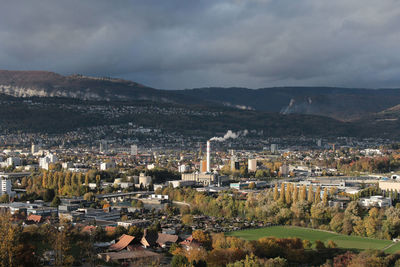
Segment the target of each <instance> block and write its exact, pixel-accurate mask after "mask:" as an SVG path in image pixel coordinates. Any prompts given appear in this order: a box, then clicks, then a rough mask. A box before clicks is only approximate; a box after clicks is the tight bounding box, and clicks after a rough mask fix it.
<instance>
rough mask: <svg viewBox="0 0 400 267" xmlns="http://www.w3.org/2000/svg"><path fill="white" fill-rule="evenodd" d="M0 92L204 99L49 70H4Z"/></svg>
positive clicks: (93, 97) (91, 97)
mask: <svg viewBox="0 0 400 267" xmlns="http://www.w3.org/2000/svg"><path fill="white" fill-rule="evenodd" d="M0 93H3V94H7V95H11V96H16V97H32V96H40V97H54V96H57V97H70V98H78V99H85V100H152V101H160V102H188V103H197V102H201V101H198V100H196V99H192V98H191V97H190V96H182V95H180V94H179V95H178V94H175V93H174V92H168V91H165V90H157V89H154V88H150V87H147V86H144V85H141V84H138V83H135V82H132V81H126V80H122V79H112V78H95V77H87V76H82V75H72V76H62V75H60V74H57V73H54V72H47V71H8V70H0Z"/></svg>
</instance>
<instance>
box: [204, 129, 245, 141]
mask: <svg viewBox="0 0 400 267" xmlns="http://www.w3.org/2000/svg"><path fill="white" fill-rule="evenodd" d="M248 133H249V131H247V130H244V131H239V132H236V133H234V132H232V131H231V130H228V131H227V132H226V134H225V135H224V137H213V138H211V139H210V141H217V142H222V141H225V140H227V139H229V138H232V139H236V138H238V137H239V136H246V135H247V134H248Z"/></svg>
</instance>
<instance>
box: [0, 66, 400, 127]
mask: <svg viewBox="0 0 400 267" xmlns="http://www.w3.org/2000/svg"><path fill="white" fill-rule="evenodd" d="M0 93H3V94H6V95H11V96H15V97H33V96H39V97H70V98H77V99H83V100H97V101H103V100H106V101H131V100H135V101H136V100H145V101H154V102H163V103H171V104H173V103H180V104H190V105H205V106H209V105H220V106H226V107H233V108H237V109H242V110H255V111H263V112H274V113H281V114H306V115H319V116H326V117H330V118H334V119H337V120H340V121H357V120H360V119H362V118H364V117H368V116H371V115H373V114H376V113H379V112H382V111H384V110H387V109H389V108H391V107H394V106H396V105H399V104H400V90H399V89H393V88H392V89H363V88H343V87H328V86H323V87H306V86H299V87H296V86H288V87H269V88H259V89H248V88H244V87H227V88H223V87H207V88H194V89H184V90H160V89H156V88H152V87H148V86H146V85H143V84H140V83H136V82H133V81H129V80H124V79H119V78H110V77H91V76H84V75H80V74H74V75H69V76H63V75H61V74H57V73H55V72H48V71H10V70H0Z"/></svg>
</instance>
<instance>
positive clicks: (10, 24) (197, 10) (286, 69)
mask: <svg viewBox="0 0 400 267" xmlns="http://www.w3.org/2000/svg"><path fill="white" fill-rule="evenodd" d="M399 25H400V3H399V2H398V1H396V0H381V1H376V0H357V1H355V0H337V1H321V0H302V1H289V0H270V1H268V0H265V1H262V0H258V1H257V0H246V1H244V0H243V1H239V0H237V1H218V0H210V1H198V0H197V1H194V0H193V1H178V0H168V1H162V0H159V1H154V0H146V1H109V0H93V1H89V0H86V1H72V0H68V1H54V0H47V1H45V0H40V1H31V0H24V1H19V0H15V1H2V5H1V8H0V68H2V69H43V70H52V71H56V72H60V73H63V74H71V73H83V74H88V75H101V76H118V77H123V78H127V79H132V80H135V81H138V82H142V83H145V84H147V85H151V86H154V87H158V88H185V87H201V86H214V85H215V86H247V87H253V88H255V87H266V86H277V85H327V86H352V87H400V75H399V73H400V46H399V45H398V44H399V43H400V30H399Z"/></svg>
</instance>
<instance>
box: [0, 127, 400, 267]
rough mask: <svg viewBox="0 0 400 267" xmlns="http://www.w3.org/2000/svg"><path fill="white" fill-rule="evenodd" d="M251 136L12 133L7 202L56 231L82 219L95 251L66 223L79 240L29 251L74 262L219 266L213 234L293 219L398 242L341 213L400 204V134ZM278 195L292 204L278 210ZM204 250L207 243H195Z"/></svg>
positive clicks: (80, 229)
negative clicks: (188, 139) (90, 138)
mask: <svg viewBox="0 0 400 267" xmlns="http://www.w3.org/2000/svg"><path fill="white" fill-rule="evenodd" d="M247 134H248V131H243V132H238V133H235V132H232V131H228V132H227V133H226V134H225V136H223V137H214V138H211V139H210V140H209V141H206V142H203V143H204V144H200V145H199V146H198V149H193V150H190V149H181V148H179V149H171V148H169V147H168V146H167V148H165V149H160V148H158V149H154V148H152V147H146V146H142V145H141V144H139V143H136V144H131V145H130V147H128V148H121V146H118V145H117V144H116V143H115V142H113V141H110V140H100V141H99V142H98V144H97V146H91V147H90V146H77V147H72V146H68V145H65V144H61V145H58V146H51V145H49V144H51V143H47V144H46V143H44V142H43V143H38V142H37V143H34V142H32V143H30V144H29V145H26V144H27V141H26V139H28V138H29V136H26V139H25V142H15V141H16V140H17V139H15V138H14V139H13V140H14V144H12V141H11V139H10V137H4V136H3V138H7V139H8V144H9V145H8V146H7V148H6V147H4V148H3V150H2V153H1V159H2V162H0V166H1V170H2V172H1V173H0V177H1V197H0V202H1V204H0V210H1V211H2V212H3V214H9V216H10V218H12V219H11V220H12V222H13V223H14V224H15V223H18V224H20V225H21V227H22V231H23V232H30V233H31V234H33V233H34V232H32V231H38V230H34V229H41V228H46V227H47V231H50V232H51V229H48V227H50V228H51V227H55V226H57V225H58V227H69V228H70V229H74V233H75V235H76V236H74V237H69V238H74V239H82V241H81V242H86V243H85V247H86V250H85V251H84V250H77V249H76V248H74V246H75V247H76V246H77V244H76V243H75V244H73V245H71V241H68V238H67V237H66V236H62V235H63V234H64V233H63V232H64V230H59V231H57V230H53V232H54V233H53V235H54V236H55V237H54V238H55V239H57V240H58V239H60V240H62V241H60V242H64V243H65V244H64V245H65V246H66V247H69V249H61V247H60V244H58V243H57V244H55V245H49V244H51V242H50V243H48V244H42V245H41V246H40V247H37V248H34V249H33V250H34V253H35V257H33V258H30V259H29V260H30V261H32V264H33V263H34V262H40V263H41V264H44V265H50V266H51V265H56V266H58V265H59V264H65V262H68V261H69V264H75V265H76V264H78V265H79V264H84V263H85V262H88V261H90V262H92V263H95V262H104V263H107V262H108V263H114V264H122V263H128V262H131V263H135V264H139V265H140V264H144V263H146V264H151V263H153V264H154V263H155V262H156V263H157V264H167V265H168V264H169V263H170V262H171V261H174V260H175V261H176V260H179V259H180V260H182V258H183V259H185V260H189V261H188V262H193V261H207V263H208V264H211V265H212V264H217V265H218V264H221V262H220V263H218V261H217V263H213V262H211V263H210V262H208V261H209V257H205V256H204V253H206V249H210V247H207V245H206V243H207V242H213V241H210V240H209V239H210V238H211V237H210V236H211V235H212V236H214V235H216V234H218V233H223V234H226V235H228V236H229V234H230V233H235V232H240V231H242V230H245V229H247V230H252V229H263V228H265V227H275V226H282V225H297V226H302V227H310V228H314V229H323V230H330V231H333V232H338V233H342V234H347V235H348V234H356V235H359V236H366V237H370V238H379V239H387V240H388V242H393V244H389V247H392V246H395V245H396V243H395V241H397V240H398V236H397V234H398V232H397V230H395V231H394V232H393V231H390V230H387V231H384V230H383V229H382V228H381V226H380V225H381V224H378V225H375V228H374V229H372V230H371V229H369V228H366V229H364V230H358V231H360V233H357V232H356V229H357V228H356V226H355V225H354V224H355V223H356V222H351V221H350V222H347V224H349V225H346V221H344V222H343V221H342V222H341V224H340V225H336V224H337V222H336V220H338V219H340V218H342V217H341V216H343V214H344V212H347V211H348V209H354V208H355V206H354V205H356V206H358V207H359V209H364V210H367V211H368V210H369V211H370V213H371V211H373V210H376V211H375V212H377V213H378V214H381V213H382V212H384V210H388V209H393V207H394V206H396V204H397V203H398V202H399V198H400V196H399V192H400V174H398V173H397V172H396V171H397V170H399V168H400V150H399V148H400V147H399V146H398V145H397V143H390V142H388V141H383V142H382V143H381V144H379V143H371V142H370V141H369V140H356V139H354V138H351V139H349V138H338V139H337V143H327V141H326V140H324V139H315V140H314V141H313V140H312V139H308V140H307V142H303V145H301V146H293V145H291V143H290V140H284V139H279V138H275V139H271V140H270V141H269V142H270V143H269V144H268V141H267V142H265V143H264V147H263V148H262V149H260V150H254V149H251V148H252V146H251V145H250V149H233V148H232V147H236V146H237V145H236V144H239V143H242V144H246V141H245V140H246V139H247V138H248V136H247ZM349 140H350V141H349ZM271 142H274V143H271ZM374 142H377V141H376V140H375V141H374ZM300 143H301V142H300ZM307 143H308V146H307ZM145 144H146V143H145ZM267 144H268V145H269V146H267ZM201 199H202V200H201ZM262 203H264V204H262ZM267 203H269V204H267ZM276 205H278V206H279V205H281V208H280V210H279V209H278V210H276V211H274V210H273V209H274V206H276ZM299 205H300V206H299ZM278 206H276V208H278ZM396 207H397V206H396ZM299 208H300V209H302V210H303V212H305V214H301V213H302V212H300V211H299ZM317 208H318V209H320V211H319V212H317V211H316V210H315V209H317ZM396 209H397V208H396ZM307 210H308V211H307ZM380 210H381V211H380ZM307 213H309V214H308V215H306V214H307ZM328 214H330V215H328ZM376 216H378V215H376ZM380 216H382V215H380ZM367 219H369V217H368V216H367V218H365V220H367ZM341 220H343V219H341ZM358 220H361V221H363V218H362V217H360V218H359V219H358ZM386 220H389V218H387V219H386ZM386 220H385V222H386ZM381 223H382V222H381ZM32 227H33V228H32ZM365 227H367V226H365ZM40 231H42V230H40ZM43 231H44V230H43ZM399 234H400V232H399ZM85 236H89V237H90V238H89V239H88V238H87V237H85ZM207 236H208V237H207ZM204 239H205V240H204ZM207 240H208V241H207ZM68 242H70V243H69V245H66V244H67V243H68ZM399 244H400V243H399ZM64 245H62V246H64ZM57 246H59V247H57ZM71 246H72V247H71ZM333 247H335V248H336V247H337V245H334V246H333ZM193 248H196V250H199V249H201V250H199V251H197V253H193V252H191V253H189V252H188V251H192V249H193ZM182 249H183V250H182ZM185 249H186V250H185ZM202 253H203V256H202ZM209 253H212V251H211V252H209ZM67 256H68V257H67ZM179 257H181V258H179ZM238 259H240V257H239V258H238ZM285 261H286V260H285ZM63 262H64V263H63ZM228 263H232V262H231V261H230V260H226V261H225V262H222V264H224V265H226V264H228ZM277 266H278V265H277ZM279 266H280V265H279Z"/></svg>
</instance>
